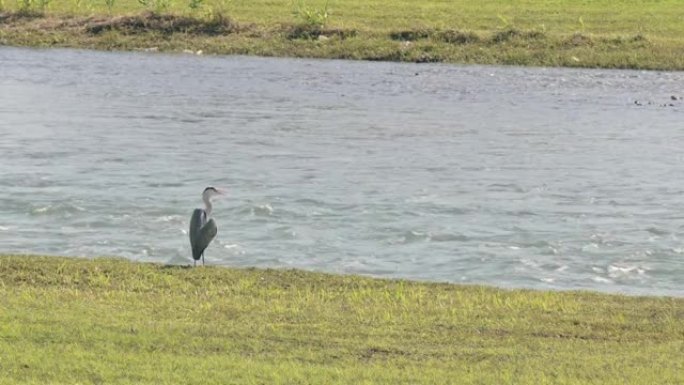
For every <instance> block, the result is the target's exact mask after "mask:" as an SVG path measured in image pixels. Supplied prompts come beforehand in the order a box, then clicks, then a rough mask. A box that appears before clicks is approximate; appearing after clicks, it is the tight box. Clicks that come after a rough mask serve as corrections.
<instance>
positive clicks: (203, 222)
mask: <svg viewBox="0 0 684 385" xmlns="http://www.w3.org/2000/svg"><path fill="white" fill-rule="evenodd" d="M222 194H223V192H222V191H221V190H218V189H216V188H214V187H207V188H205V189H204V192H202V201H204V205H205V208H204V209H195V211H193V212H192V218H191V219H190V230H189V231H188V234H189V235H190V247H191V248H192V259H193V261H194V266H197V261H198V260H199V259H200V258H202V266H204V250H205V249H206V248H207V246H209V243H211V241H212V240H213V239H214V237H215V236H216V233H217V232H218V229H217V228H216V222H215V221H214V219H213V218H209V216H210V215H211V209H212V205H211V199H212V198H213V197H214V196H216V195H222Z"/></svg>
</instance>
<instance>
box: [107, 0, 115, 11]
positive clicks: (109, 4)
mask: <svg viewBox="0 0 684 385" xmlns="http://www.w3.org/2000/svg"><path fill="white" fill-rule="evenodd" d="M115 2H116V0H105V5H107V10H108V11H109V14H110V15H111V13H112V9H113V8H114V3H115Z"/></svg>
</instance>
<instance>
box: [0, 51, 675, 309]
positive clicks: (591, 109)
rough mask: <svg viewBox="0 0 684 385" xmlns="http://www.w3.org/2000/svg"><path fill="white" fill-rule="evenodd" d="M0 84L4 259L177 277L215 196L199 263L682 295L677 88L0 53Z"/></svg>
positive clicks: (345, 65)
mask: <svg viewBox="0 0 684 385" xmlns="http://www.w3.org/2000/svg"><path fill="white" fill-rule="evenodd" d="M0 71H1V72H0V252H3V253H8V252H18V253H47V254H57V255H75V256H96V255H109V256H123V257H126V258H130V259H132V260H139V261H155V262H161V263H172V264H188V263H190V262H191V261H190V251H189V245H188V240H187V226H188V222H189V217H190V214H191V212H192V210H193V209H194V208H195V207H198V206H199V205H200V204H201V201H200V194H201V192H202V190H203V189H204V187H206V186H207V185H216V186H220V187H224V188H225V189H227V190H228V196H227V197H226V198H225V199H223V200H221V201H218V202H217V203H216V204H215V209H214V215H215V218H216V220H217V222H218V225H219V235H218V238H217V240H216V241H215V242H214V243H213V244H212V246H211V247H210V248H209V249H208V250H207V262H208V263H210V264H215V265H222V266H258V267H266V266H268V267H286V268H292V267H295V268H304V269H311V270H319V271H328V272H338V273H360V274H369V275H375V276H383V277H407V278H412V279H421V280H435V281H450V282H466V283H485V284H493V285H499V286H505V287H530V288H551V289H594V290H601V291H611V292H625V293H631V294H665V295H677V296H682V295H684V280H683V279H682V277H684V262H683V258H684V254H683V252H682V250H683V249H684V211H683V210H682V201H683V200H684V199H683V198H684V155H682V154H683V153H682V151H681V149H682V148H684V130H683V129H684V124H683V123H682V122H684V101H682V100H679V98H680V97H682V96H684V74H682V73H660V72H638V71H605V70H570V69H539V68H537V69H525V68H515V67H505V68H499V67H479V66H450V65H414V64H396V63H368V62H342V61H315V60H291V59H265V58H247V57H217V58H212V57H194V56H181V55H160V54H154V55H151V54H136V53H102V52H88V51H74V50H49V51H41V50H28V49H15V48H6V47H3V48H0ZM671 96H676V97H677V100H673V99H672V98H671ZM635 102H636V103H635Z"/></svg>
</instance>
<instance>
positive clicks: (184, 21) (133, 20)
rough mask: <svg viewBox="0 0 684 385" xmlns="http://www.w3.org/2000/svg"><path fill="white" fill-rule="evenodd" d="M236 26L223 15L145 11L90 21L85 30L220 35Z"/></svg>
mask: <svg viewBox="0 0 684 385" xmlns="http://www.w3.org/2000/svg"><path fill="white" fill-rule="evenodd" d="M238 28H239V27H238V25H237V24H236V23H235V22H233V21H232V20H231V19H230V18H228V17H225V16H223V15H215V16H214V17H212V18H211V19H208V20H205V19H197V18H194V17H187V16H176V15H169V14H158V13H154V12H147V13H143V14H140V15H133V16H122V17H118V18H113V19H107V20H105V21H100V22H94V23H90V24H88V25H87V26H86V31H87V32H88V33H90V34H94V35H98V34H101V33H103V32H106V31H119V32H121V33H123V34H126V35H133V34H144V33H150V32H158V33H161V34H165V35H169V34H173V33H194V34H203V35H220V34H229V33H233V32H235V31H237V30H238Z"/></svg>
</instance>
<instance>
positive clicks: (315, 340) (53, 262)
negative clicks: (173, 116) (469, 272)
mask: <svg viewBox="0 0 684 385" xmlns="http://www.w3.org/2000/svg"><path fill="white" fill-rule="evenodd" d="M0 309H1V311H0V373H2V376H0V384H77V383H88V384H90V383H93V384H97V383H106V384H133V383H135V384H145V383H149V384H202V385H206V384H380V383H382V384H448V383H453V384H497V385H500V384H535V385H537V384H632V385H633V384H659V385H663V384H682V383H684V360H682V359H681V358H682V357H684V299H682V298H679V299H677V298H646V297H644V298H639V297H624V296H614V295H603V294H593V293H584V292H583V293H568V292H538V291H523V290H515V291H506V290H500V289H495V288H485V287H476V286H457V285H447V284H431V283H416V282H408V281H391V280H376V279H369V278H360V277H351V276H334V275H326V274H318V273H309V272H302V271H295V270H288V271H282V270H257V269H247V270H243V269H226V268H213V267H207V268H195V269H188V268H181V267H166V266H161V265H155V264H139V263H132V262H128V261H123V260H113V259H95V260H81V259H68V258H58V257H33V256H12V255H9V256H0Z"/></svg>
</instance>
